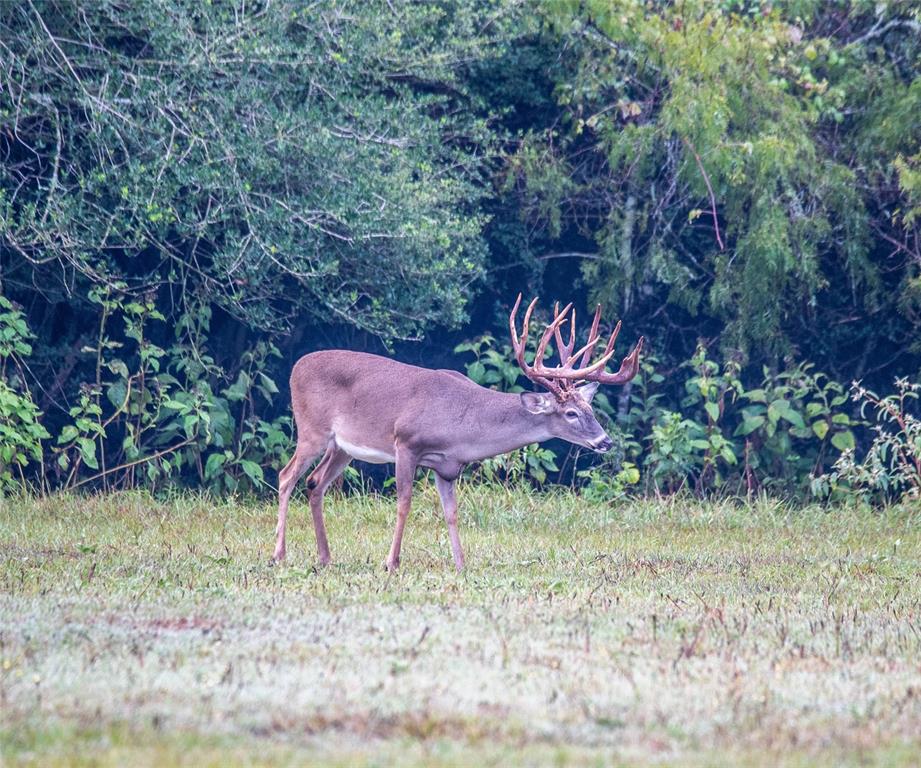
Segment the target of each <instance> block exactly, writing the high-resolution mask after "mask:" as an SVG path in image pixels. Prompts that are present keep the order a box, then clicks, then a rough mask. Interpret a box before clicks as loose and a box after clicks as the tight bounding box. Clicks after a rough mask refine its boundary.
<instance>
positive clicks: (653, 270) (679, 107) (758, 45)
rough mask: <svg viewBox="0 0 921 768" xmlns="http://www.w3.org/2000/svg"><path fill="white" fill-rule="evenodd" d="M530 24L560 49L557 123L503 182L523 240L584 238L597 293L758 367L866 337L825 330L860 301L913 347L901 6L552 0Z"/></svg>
mask: <svg viewBox="0 0 921 768" xmlns="http://www.w3.org/2000/svg"><path fill="white" fill-rule="evenodd" d="M542 16H543V18H544V20H545V22H546V24H547V25H548V34H550V35H552V36H554V37H558V38H559V40H560V41H561V44H562V45H563V46H564V47H565V49H566V52H567V53H566V64H565V65H563V66H559V67H557V68H555V69H554V70H552V72H553V75H554V78H555V98H556V104H557V119H556V120H553V121H551V122H549V124H548V127H546V128H544V129H540V130H530V131H528V132H525V133H524V134H523V136H522V140H521V142H520V145H519V147H518V149H517V151H516V152H515V154H514V156H513V157H512V158H511V160H510V162H509V164H508V169H507V173H508V177H507V183H506V189H508V190H511V191H512V192H513V193H514V197H515V200H516V203H517V205H518V206H519V208H520V210H521V213H522V215H523V216H524V218H525V220H526V221H527V222H528V224H529V225H530V226H532V228H533V229H532V233H533V234H532V239H533V240H534V241H536V242H538V243H539V242H541V241H543V242H547V243H548V244H551V245H549V247H551V248H552V249H553V250H568V249H566V248H559V247H557V246H556V242H558V241H559V240H560V239H561V238H563V239H565V238H567V237H568V239H569V240H570V241H571V240H573V239H575V237H578V238H580V239H582V240H588V241H590V242H594V244H595V248H594V252H593V253H582V254H574V255H582V256H584V257H586V258H585V259H584V261H583V262H582V274H583V277H584V278H585V281H586V283H587V284H588V285H589V286H591V292H592V298H593V299H597V300H599V301H603V302H604V303H605V304H606V305H607V306H609V307H610V306H613V307H616V308H617V309H618V310H619V312H620V313H621V314H622V315H626V316H627V317H631V316H635V317H637V318H641V317H643V315H644V313H645V312H647V311H654V310H656V309H658V308H659V307H660V306H661V304H662V303H664V302H667V303H668V304H670V305H672V307H673V309H674V310H680V312H682V313H684V316H685V317H687V318H697V319H696V320H695V324H696V325H698V326H699V325H702V324H703V323H704V322H705V321H706V322H707V324H710V323H712V324H713V326H714V327H716V328H718V329H719V331H720V333H721V345H722V347H723V349H724V350H725V351H726V352H727V353H734V352H738V351H741V352H743V353H745V354H747V355H754V356H755V357H759V358H767V359H768V360H769V361H770V362H771V363H776V362H777V361H778V360H779V359H780V358H781V357H783V356H784V355H788V354H790V353H791V352H795V351H796V349H797V348H804V347H805V346H806V345H807V344H808V348H809V349H810V357H813V358H815V357H817V356H820V357H821V360H822V362H823V364H824V363H825V362H826V361H835V360H836V358H837V357H839V354H838V353H839V352H845V353H846V352H847V351H848V341H847V340H846V338H842V337H848V336H849V337H850V339H852V340H853V339H854V338H855V337H856V338H858V339H859V338H860V337H861V336H862V335H863V334H864V333H868V334H869V335H872V334H873V333H874V331H873V330H869V331H867V330H864V329H860V328H857V327H854V326H851V327H847V328H846V329H844V330H843V331H842V330H839V329H838V328H836V330H835V331H834V332H833V333H828V332H827V329H828V326H829V325H836V326H838V325H840V323H841V322H843V320H842V318H845V317H847V316H848V314H849V313H852V312H853V311H854V310H855V309H856V310H857V311H858V312H861V313H872V314H877V313H880V315H881V316H882V315H883V314H884V313H885V316H886V317H887V322H888V323H889V324H890V331H889V335H890V336H894V337H897V338H898V340H899V342H901V343H903V344H904V345H906V346H907V345H908V344H913V343H914V342H915V339H916V336H917V333H916V332H912V326H914V328H915V329H916V328H917V317H918V313H917V309H916V308H917V307H918V306H921V304H919V302H918V300H917V296H918V292H917V282H916V279H917V274H918V271H917V253H918V251H917V248H918V243H919V240H918V236H919V230H918V226H917V225H918V221H917V206H918V201H919V200H921V197H919V196H918V194H917V192H918V184H917V176H918V174H917V158H918V152H919V151H921V144H919V142H921V135H919V133H918V130H917V115H918V113H919V110H921V80H919V79H918V77H917V73H918V64H919V61H921V45H919V40H921V36H919V35H918V30H919V29H921V18H919V13H918V9H917V8H916V7H914V6H912V5H911V4H898V3H880V4H877V5H876V6H872V7H871V6H870V5H869V4H865V3H859V2H842V3H834V4H814V3H775V4H771V5H766V4H763V3H748V2H731V3H712V2H709V1H707V0H691V1H690V2H682V3H636V2H633V1H632V0H613V1H612V0H590V1H589V2H582V3H575V2H569V1H568V0H563V1H560V2H553V3H548V4H545V5H544V6H542ZM896 176H897V178H896ZM883 242H886V243H888V245H885V246H882V243H883ZM890 245H892V246H894V247H895V248H896V250H895V251H894V252H893V251H892V248H890V247H889V246H890ZM579 250H580V251H584V250H585V249H584V248H581V249H579ZM893 257H896V258H893ZM893 273H895V274H898V275H900V276H901V277H902V280H901V285H900V286H899V288H898V289H896V290H890V291H883V290H882V288H883V285H884V283H886V282H887V281H888V280H891V276H892V275H893ZM899 305H901V306H902V307H903V311H905V310H906V309H907V308H908V307H911V312H912V313H913V314H911V315H910V317H907V315H909V313H908V312H907V311H906V313H905V315H903V316H902V318H899V315H898V313H897V312H896V307H898V306H899ZM889 318H892V319H889ZM904 320H909V322H907V323H906V322H904ZM875 332H877V333H879V331H878V330H877V331H875ZM817 353H818V354H817ZM684 354H687V352H685V353H684Z"/></svg>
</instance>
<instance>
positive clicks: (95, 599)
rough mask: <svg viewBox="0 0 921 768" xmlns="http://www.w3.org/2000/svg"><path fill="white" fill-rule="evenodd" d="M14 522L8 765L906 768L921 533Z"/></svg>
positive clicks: (771, 526)
mask: <svg viewBox="0 0 921 768" xmlns="http://www.w3.org/2000/svg"><path fill="white" fill-rule="evenodd" d="M461 499H462V500H461V505H462V507H461V520H462V527H461V536H462V539H463V541H464V544H465V547H466V552H467V556H468V570H467V571H466V572H465V573H464V574H463V575H457V574H456V573H455V572H454V570H453V567H452V564H451V557H450V548H449V544H448V540H447V533H446V530H445V527H444V524H443V522H442V521H441V518H440V516H439V515H438V513H437V509H438V504H437V497H436V494H435V492H434V489H433V488H430V487H426V486H425V485H424V484H420V489H419V491H418V492H417V499H416V501H417V503H416V506H415V508H414V511H413V514H412V515H411V517H410V522H409V525H408V527H407V534H406V539H405V541H404V553H403V565H402V569H401V571H400V572H399V573H397V574H395V575H393V576H388V575H387V574H386V573H385V572H384V571H383V570H382V568H381V563H382V561H383V559H384V557H385V555H386V552H387V548H388V545H389V538H390V529H391V524H392V520H393V517H394V505H393V502H392V499H388V498H380V497H357V496H352V497H341V496H339V497H337V496H331V497H330V499H329V503H328V505H327V509H328V514H327V517H328V527H329V532H330V543H331V548H332V553H333V558H334V561H335V562H334V564H333V565H332V566H331V567H329V568H327V569H324V570H322V571H320V572H317V571H316V570H315V569H314V567H313V563H314V551H315V550H314V542H313V530H312V526H311V524H310V522H309V512H308V511H307V510H306V505H305V504H304V501H303V499H301V500H300V501H299V502H296V503H295V504H294V505H293V506H292V517H291V521H290V537H289V545H288V562H287V564H286V565H283V566H280V567H274V568H271V567H268V565H267V561H268V558H269V555H270V553H271V550H272V543H273V530H274V523H275V520H274V517H275V512H274V508H273V506H272V505H271V504H269V503H264V504H262V503H259V504H256V503H239V502H231V501H226V502H220V501H218V502H212V501H208V500H205V499H200V498H194V497H193V498H189V497H180V498H177V499H175V500H173V501H169V502H160V501H156V500H153V499H151V498H149V497H147V496H144V495H113V496H107V497H96V498H80V497H63V498H52V499H44V500H10V499H6V500H2V499H0V505H2V512H0V554H2V562H0V745H2V753H0V757H2V760H0V762H3V764H4V765H19V764H35V765H42V766H48V765H50V766H55V765H172V764H186V765H196V766H199V765H227V764H240V763H243V764H270V765H285V764H291V765H301V764H316V765H354V764H359V765H391V764H408V765H420V766H421V765H452V764H470V765H490V764H493V765H506V764H526V765H530V764H534V765H537V764H548V763H549V764H554V765H608V764H630V765H633V764H638V765H663V764H665V765H668V764H681V765H695V766H704V765H725V764H736V765H750V766H761V765H803V766H806V765H810V766H812V765H829V766H830V765H840V764H853V765H868V764H871V765H872V764H878V765H906V766H907V765H916V764H917V761H918V756H919V754H921V752H919V750H921V573H919V570H921V509H918V508H917V507H916V508H911V507H903V508H901V509H898V510H891V511H888V512H884V513H877V514H871V513H866V512H863V513H860V512H855V511H847V510H832V511H823V510H819V509H807V510H791V509H787V508H785V507H783V506H780V505H777V504H772V503H768V502H764V503H760V504H755V505H753V506H743V505H733V504H730V503H721V504H699V503H695V502H690V501H678V500H673V501H663V502H631V503H625V504H624V505H618V506H614V507H607V506H601V505H588V504H585V503H584V502H582V501H581V500H579V499H578V498H576V497H574V496H571V495H568V494H559V495H549V496H546V495H538V494H531V493H524V492H506V491H504V490H502V489H486V488H482V487H466V488H463V489H462V490H461Z"/></svg>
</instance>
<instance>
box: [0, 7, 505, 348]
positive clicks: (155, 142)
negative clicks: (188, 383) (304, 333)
mask: <svg viewBox="0 0 921 768" xmlns="http://www.w3.org/2000/svg"><path fill="white" fill-rule="evenodd" d="M473 11H474V8H473V7H472V6H468V5H465V4H461V5H459V6H456V7H452V6H440V7H439V6H422V5H411V4H403V5H401V6H400V8H399V9H398V10H395V9H391V8H388V7H387V6H368V5H366V4H363V3H358V2H354V3H346V4H341V3H337V4H321V5H320V6H316V7H311V8H310V9H306V8H302V7H301V5H300V4H299V3H296V2H279V3H269V4H267V5H265V7H264V8H261V9H260V10H257V11H254V12H251V13H242V12H241V13H238V12H235V11H233V10H232V9H231V7H230V6H226V5H221V4H214V5H211V4H205V5H203V4H201V3H199V2H197V0H195V1H191V2H182V1H177V0H156V1H155V2H150V3H141V4H129V5H128V6H119V5H113V4H110V3H97V4H92V5H90V6H87V7H85V8H78V7H77V6H74V5H72V4H67V3H59V2H54V0H45V1H44V2H36V3H34V4H29V5H24V6H21V7H16V8H10V9H9V13H4V14H3V16H2V17H0V37H2V39H3V40H4V43H5V57H4V58H5V59H6V60H7V61H8V62H10V67H9V71H8V72H7V75H8V77H7V78H6V79H5V87H4V89H3V92H2V95H0V126H2V127H3V129H4V133H5V134H7V135H8V136H10V137H14V138H10V139H5V140H4V141H6V142H7V148H6V151H7V152H12V153H13V154H14V156H16V157H19V156H20V155H21V156H22V158H23V159H22V162H19V163H12V164H10V163H4V165H3V166H2V167H0V231H2V233H3V234H2V237H3V241H4V243H5V247H6V248H9V249H11V252H10V256H15V257H16V259H18V260H19V261H24V262H25V263H26V264H29V265H32V266H33V267H35V268H37V269H39V270H40V271H41V272H42V274H43V275H45V276H46V279H47V280H48V286H47V287H48V288H58V289H64V288H65V286H66V281H65V282H62V280H64V278H62V277H60V275H61V273H62V270H63V272H64V273H68V272H71V273H72V272H76V274H78V275H80V276H81V277H82V278H83V279H87V280H89V281H91V282H92V283H93V284H95V285H106V284H110V283H111V282H112V280H113V279H119V280H124V281H125V282H126V283H128V285H129V287H130V288H132V289H133V288H136V287H138V286H145V287H146V288H150V287H151V286H153V285H165V284H167V283H176V282H182V283H183V285H184V289H185V290H187V291H188V290H192V291H198V290H203V291H206V292H207V293H208V294H209V295H210V297H211V298H212V300H213V301H214V302H215V303H217V304H218V305H220V306H221V307H223V308H224V309H226V310H227V311H229V312H230V313H232V314H233V315H235V316H236V317H238V318H240V319H242V320H244V321H245V322H247V323H249V324H251V325H253V326H255V327H260V328H279V327H285V326H287V325H288V323H289V322H290V319H291V316H292V314H293V313H307V314H309V315H312V316H313V317H314V318H315V319H318V318H324V319H326V318H328V319H333V320H335V321H338V322H344V323H348V324H350V325H352V326H356V327H359V328H364V329H367V330H369V331H371V332H373V333H377V334H380V335H382V336H385V337H394V336H397V337H412V336H415V335H417V334H418V333H419V332H421V330H422V329H423V328H425V327H427V326H428V325H429V324H430V323H432V322H441V323H445V324H456V323H457V322H458V321H460V320H461V319H462V318H463V317H464V315H463V306H464V302H465V299H466V297H467V295H468V287H467V286H468V285H469V284H470V282H471V280H472V279H473V278H475V277H476V276H477V275H478V274H479V273H480V269H481V265H482V261H483V256H484V247H483V242H482V240H481V237H480V232H481V229H482V226H483V222H484V219H483V216H482V214H481V213H480V212H479V210H478V201H479V200H480V198H481V196H482V195H483V192H484V186H483V185H482V176H483V174H484V172H485V170H486V163H487V162H488V158H489V155H490V153H491V151H492V150H491V144H492V138H491V135H490V134H489V132H488V131H487V130H486V127H485V121H484V119H483V118H482V117H481V116H480V115H479V113H478V112H479V105H478V104H477V103H476V100H475V97H474V96H473V95H472V94H471V93H470V92H469V89H468V88H467V86H466V85H465V84H464V82H463V81H462V79H461V77H460V75H461V74H462V71H463V70H462V66H461V62H466V61H477V60H479V59H481V58H488V57H489V56H491V55H492V51H493V48H492V47H491V43H492V41H493V40H494V38H499V39H500V40H501V39H503V38H504V37H505V36H506V34H505V32H504V29H505V27H504V24H505V19H504V18H503V19H501V20H500V21H499V22H498V23H497V26H496V27H495V28H494V29H493V30H490V32H488V33H481V32H480V31H479V24H478V23H477V17H476V16H475V14H474V13H473ZM33 94H41V96H36V97H35V98H33V97H32V95H33ZM30 153H39V154H38V156H39V157H40V158H41V161H35V162H34V163H33V162H32V161H30V160H29V159H28V157H27V156H30ZM24 179H25V180H26V182H27V183H26V184H25V185H24V184H23V180H24Z"/></svg>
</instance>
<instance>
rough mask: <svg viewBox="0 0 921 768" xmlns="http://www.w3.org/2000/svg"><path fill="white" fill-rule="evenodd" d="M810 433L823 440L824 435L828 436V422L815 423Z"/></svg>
mask: <svg viewBox="0 0 921 768" xmlns="http://www.w3.org/2000/svg"><path fill="white" fill-rule="evenodd" d="M812 431H813V432H815V433H816V435H817V436H818V438H819V440H824V439H825V435H827V434H828V422H827V421H815V422H813V424H812Z"/></svg>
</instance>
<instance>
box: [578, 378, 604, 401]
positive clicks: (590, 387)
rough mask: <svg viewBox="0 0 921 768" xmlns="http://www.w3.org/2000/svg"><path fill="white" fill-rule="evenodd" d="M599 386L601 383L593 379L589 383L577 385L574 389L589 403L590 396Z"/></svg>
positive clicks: (592, 395) (593, 394) (591, 396)
mask: <svg viewBox="0 0 921 768" xmlns="http://www.w3.org/2000/svg"><path fill="white" fill-rule="evenodd" d="M600 386H601V384H599V383H598V382H597V381H593V382H591V383H590V384H584V385H583V386H581V387H579V388H578V389H576V392H578V393H579V397H581V398H582V399H583V400H584V401H585V402H586V403H591V402H592V398H593V397H594V396H595V393H596V392H597V391H598V387H600Z"/></svg>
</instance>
